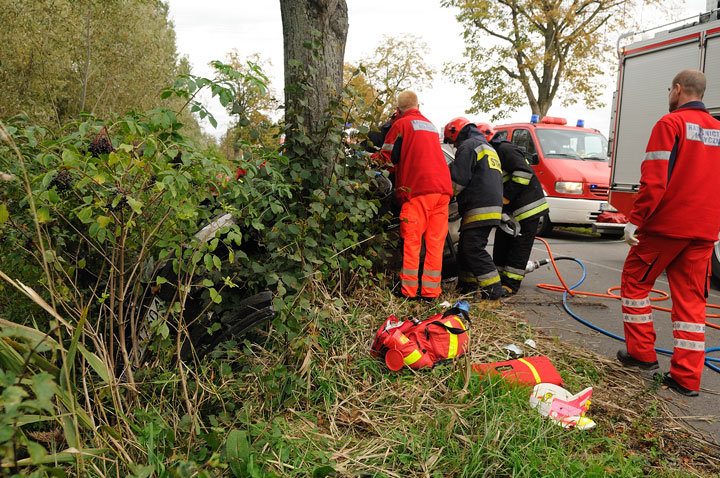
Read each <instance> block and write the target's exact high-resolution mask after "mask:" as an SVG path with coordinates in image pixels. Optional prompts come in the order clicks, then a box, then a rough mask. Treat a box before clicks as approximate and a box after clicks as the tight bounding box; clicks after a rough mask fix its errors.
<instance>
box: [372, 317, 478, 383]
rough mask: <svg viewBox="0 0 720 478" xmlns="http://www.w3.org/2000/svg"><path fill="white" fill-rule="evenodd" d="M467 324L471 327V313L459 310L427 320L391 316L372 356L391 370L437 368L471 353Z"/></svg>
mask: <svg viewBox="0 0 720 478" xmlns="http://www.w3.org/2000/svg"><path fill="white" fill-rule="evenodd" d="M464 321H466V322H467V323H468V324H469V323H470V319H469V317H468V316H467V313H466V312H465V311H464V310H462V309H459V308H456V307H454V308H452V309H450V310H448V311H446V312H445V313H444V314H435V315H433V316H431V317H428V318H427V319H425V320H418V319H409V320H405V321H400V320H399V319H398V318H397V317H395V316H394V315H391V316H390V317H388V318H387V320H385V322H383V324H382V326H381V327H380V329H379V330H378V331H377V334H375V341H374V342H373V344H372V354H373V356H375V357H382V358H383V359H384V360H385V363H386V364H387V366H388V367H389V368H390V370H400V369H401V368H402V367H403V365H407V366H408V367H410V368H413V369H420V368H425V367H433V366H435V365H437V364H438V363H440V362H443V361H446V360H451V359H454V358H456V357H460V356H462V355H463V354H464V353H465V352H466V351H467V347H468V334H467V328H466V327H465V323H464Z"/></svg>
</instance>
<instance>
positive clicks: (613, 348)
mask: <svg viewBox="0 0 720 478" xmlns="http://www.w3.org/2000/svg"><path fill="white" fill-rule="evenodd" d="M544 239H545V240H547V241H548V242H549V243H550V247H551V249H552V253H553V255H554V256H570V257H574V258H576V259H579V260H580V261H581V262H583V264H584V265H585V267H586V269H587V277H586V278H585V281H584V282H583V283H582V284H581V285H580V286H579V287H578V288H577V290H582V291H587V292H600V293H605V292H606V291H607V290H608V289H609V288H610V287H614V286H619V285H620V274H621V271H622V267H623V263H624V261H625V256H626V255H627V252H628V250H629V246H628V245H627V244H625V242H623V241H620V240H607V239H600V238H594V237H590V236H587V235H582V234H575V233H571V232H562V231H559V232H557V231H554V232H553V234H552V235H551V236H549V237H545V238H544ZM547 257H548V253H547V249H546V248H545V246H544V245H543V244H542V243H541V242H540V241H538V240H536V241H535V245H534V247H533V251H532V254H531V260H539V259H543V258H547ZM557 264H558V268H559V270H560V273H561V274H562V275H563V278H564V280H565V282H566V283H567V285H568V286H569V287H571V286H572V285H573V284H575V283H576V282H577V281H579V280H580V278H581V277H582V269H581V267H580V266H579V265H578V264H577V263H575V262H574V261H568V260H563V261H558V263H557ZM539 283H548V284H560V281H559V280H558V278H557V275H556V273H555V271H554V269H553V267H552V265H551V264H548V265H545V266H542V267H541V268H540V269H538V270H535V271H533V272H531V273H529V274H527V275H526V277H525V280H524V281H523V283H522V287H521V289H520V291H519V292H518V294H517V295H516V296H514V297H512V298H511V299H509V300H508V305H510V304H512V305H513V306H516V307H518V308H519V309H522V310H525V311H526V319H527V320H528V321H529V322H530V323H531V324H532V325H533V326H534V327H535V328H542V329H543V330H544V331H545V332H546V333H548V334H551V335H553V334H556V335H558V336H559V337H560V338H561V339H563V340H567V341H570V342H572V343H575V344H579V345H582V346H585V347H587V348H589V349H592V350H594V351H595V352H597V353H600V354H603V355H606V356H608V357H612V358H615V354H616V353H617V351H618V350H619V349H620V348H624V344H623V343H622V342H620V341H618V340H615V339H612V338H610V337H607V336H605V335H602V334H600V333H598V332H595V331H593V330H592V329H590V328H588V327H587V326H585V325H583V324H581V323H580V322H578V321H577V320H575V319H574V318H572V317H571V316H570V315H569V314H568V313H567V312H566V311H565V309H564V308H563V304H562V293H559V292H551V291H546V290H542V289H539V288H538V287H537V284H539ZM655 289H658V290H662V291H665V292H668V293H669V286H668V282H667V276H666V275H665V274H664V273H663V274H662V275H661V276H660V278H658V280H657V282H656V284H655ZM613 293H614V294H616V295H619V291H615V292H613ZM708 303H712V304H720V291H719V290H718V289H717V287H716V286H713V288H712V289H711V291H710V296H709V298H708ZM568 305H569V307H570V309H571V310H572V311H573V312H574V313H575V314H577V315H579V316H580V317H582V318H583V319H585V320H587V321H588V322H591V323H593V324H595V325H597V326H599V327H600V328H602V329H605V330H607V331H609V332H612V333H614V334H616V335H619V336H621V337H622V336H623V325H622V318H621V317H622V315H621V311H620V301H619V300H617V299H603V298H595V297H584V298H580V297H569V298H568ZM653 305H660V306H663V307H668V308H669V307H671V300H665V301H661V302H653ZM709 310H710V311H711V312H713V313H718V312H720V310H717V309H714V310H713V309H709ZM653 314H654V324H655V331H656V333H657V341H656V347H660V348H664V349H667V350H672V347H673V336H672V322H671V320H670V313H668V312H662V311H654V312H653ZM708 321H709V322H713V321H714V323H717V324H720V319H709V320H708ZM705 341H706V348H709V347H718V346H720V330H716V329H713V328H710V327H707V328H706V335H705ZM714 356H715V357H720V354H714ZM658 361H659V362H660V369H659V371H664V372H666V371H668V370H669V369H670V357H669V356H666V355H660V354H659V355H658ZM717 365H720V363H718V364H717ZM620 366H621V365H620V363H619V362H618V367H620ZM653 372H657V370H656V371H651V372H646V371H638V372H637V373H639V374H641V375H642V376H643V377H644V378H647V380H648V383H650V382H651V381H652V373H653ZM657 393H658V394H660V395H661V396H663V397H665V398H668V399H669V400H670V401H671V403H672V404H673V408H675V411H676V413H677V415H678V417H680V418H682V419H683V420H684V421H685V422H686V423H687V424H688V425H690V426H691V427H693V428H695V429H697V430H698V431H700V432H701V433H702V434H703V435H705V438H706V439H707V440H708V441H711V442H716V443H720V407H718V406H717V400H718V395H720V373H717V372H715V371H713V370H711V369H710V368H708V367H705V368H704V370H703V376H702V382H701V388H700V395H699V396H698V397H692V398H690V397H685V396H682V395H680V394H678V393H676V392H674V391H672V390H668V389H660V390H658V392H657Z"/></svg>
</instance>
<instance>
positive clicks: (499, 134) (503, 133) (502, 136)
mask: <svg viewBox="0 0 720 478" xmlns="http://www.w3.org/2000/svg"><path fill="white" fill-rule="evenodd" d="M507 135H508V132H507V131H498V132H497V133H495V136H493V139H494V138H497V139H507Z"/></svg>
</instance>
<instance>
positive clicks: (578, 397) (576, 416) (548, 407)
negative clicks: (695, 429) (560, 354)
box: [530, 383, 595, 430]
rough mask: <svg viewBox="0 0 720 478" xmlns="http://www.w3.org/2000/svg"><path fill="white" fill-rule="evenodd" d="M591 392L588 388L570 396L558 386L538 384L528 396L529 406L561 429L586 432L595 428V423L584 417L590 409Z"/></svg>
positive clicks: (590, 388)
mask: <svg viewBox="0 0 720 478" xmlns="http://www.w3.org/2000/svg"><path fill="white" fill-rule="evenodd" d="M592 392H593V389H592V387H588V388H586V389H585V390H583V391H582V392H580V393H578V394H575V395H572V394H571V393H570V392H568V391H567V390H565V389H564V388H562V387H560V386H558V385H555V384H552V383H539V384H537V385H535V387H533V391H532V393H531V394H530V406H531V407H532V408H534V409H536V410H537V411H538V412H539V413H540V415H543V416H546V417H550V418H551V419H552V420H554V421H555V423H557V424H558V425H560V426H561V427H563V428H570V427H576V428H578V429H579V430H588V429H590V428H592V427H594V426H595V422H594V421H592V420H591V419H589V418H587V417H586V416H585V412H587V410H588V408H589V407H590V397H591V396H592Z"/></svg>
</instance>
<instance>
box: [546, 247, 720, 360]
mask: <svg viewBox="0 0 720 478" xmlns="http://www.w3.org/2000/svg"><path fill="white" fill-rule="evenodd" d="M555 260H556V261H559V260H569V261H575V262H577V263H578V264H580V267H581V268H582V277H581V278H580V280H579V281H578V282H577V283H576V284H573V285H572V286H570V287H568V290H566V291H565V292H563V308H564V309H565V312H567V313H568V314H570V316H571V317H572V318H573V319H575V320H577V321H578V322H580V323H581V324H583V325H585V326H586V327H590V328H591V329H593V330H594V331H596V332H600V333H601V334H604V335H607V336H608V337H610V338H613V339H615V340H620V341H622V342H625V337H620V336H619V335H615V334H613V333H612V332H608V331H607V330H605V329H603V328H600V327H598V326H597V325H595V324H592V323H590V322H588V321H587V320H585V319H583V318H582V317H580V316H579V315H577V314H576V313H574V312H573V311H572V310H570V306H568V303H567V298H568V295H569V294H570V291H571V290H573V289H575V288H576V287H578V286H579V285H580V284H582V283H583V281H584V280H585V277H587V269H586V268H585V264H583V263H582V262H581V261H580V260H579V259H576V258H574V257H556V258H555ZM655 351H656V352H658V353H661V354H664V355H670V356H672V354H673V353H672V350H666V349H661V348H658V347H655ZM717 351H720V347H710V348H709V349H706V350H705V366H707V367H708V368H710V369H711V370H713V371H715V372H718V373H720V367H718V366H716V365H713V364H712V363H711V362H720V358H715V357H708V354H709V353H711V352H717Z"/></svg>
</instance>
